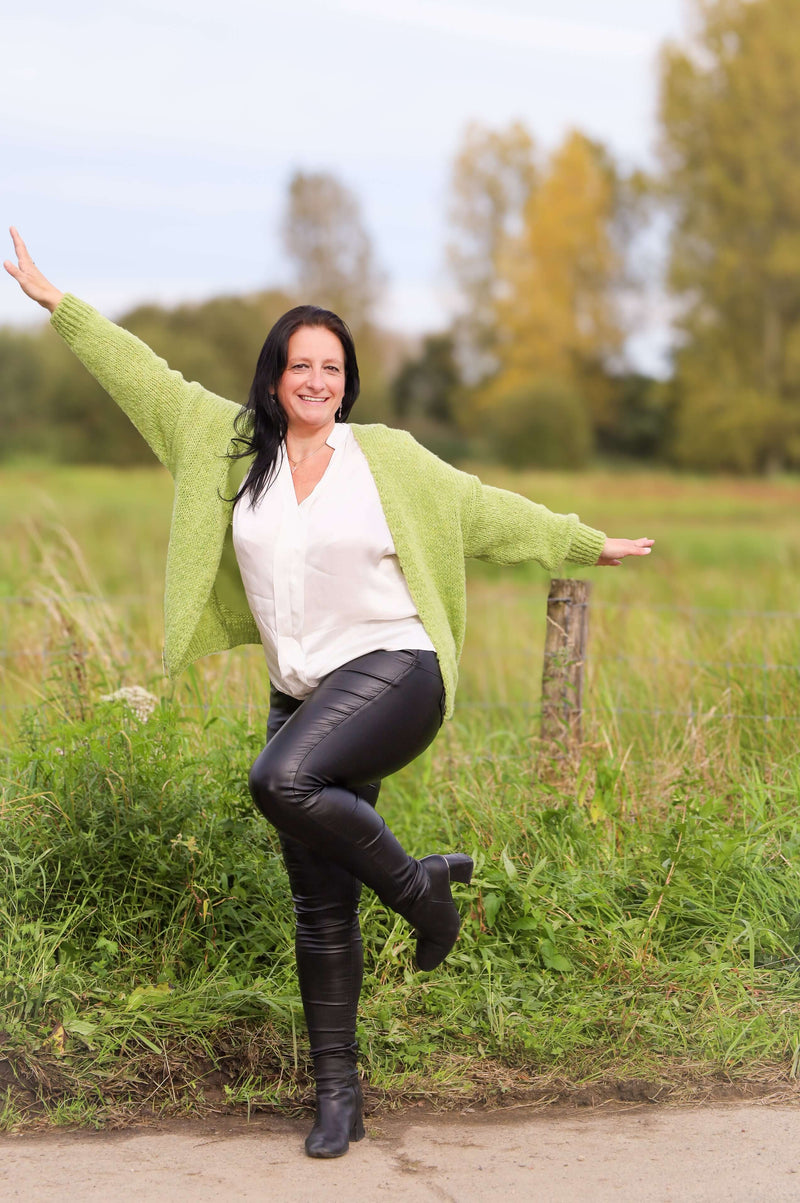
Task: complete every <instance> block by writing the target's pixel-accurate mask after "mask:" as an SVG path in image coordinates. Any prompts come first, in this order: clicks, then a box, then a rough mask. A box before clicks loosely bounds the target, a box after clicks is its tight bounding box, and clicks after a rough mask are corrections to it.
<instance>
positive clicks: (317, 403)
mask: <svg viewBox="0 0 800 1203" xmlns="http://www.w3.org/2000/svg"><path fill="white" fill-rule="evenodd" d="M276 391H277V397H278V401H279V403H280V406H281V409H282V410H283V412H284V413H285V414H286V420H287V421H288V423H289V430H290V431H292V432H293V433H294V434H313V433H314V432H315V431H321V430H324V429H325V428H326V427H327V426H329V425H331V424H332V423H333V421H334V419H335V416H336V411H337V409H338V408H339V406H340V405H341V403H342V398H343V397H344V349H343V347H342V344H341V343H340V342H339V339H338V338H337V337H336V335H335V334H333V333H332V332H331V331H330V330H327V329H326V328H325V327H324V326H301V327H300V329H299V330H295V332H294V334H293V335H292V336H291V338H290V339H289V347H288V355H287V357H286V369H285V371H284V373H283V375H282V376H281V378H280V380H279V381H278V388H277V390H276Z"/></svg>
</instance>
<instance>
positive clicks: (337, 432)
mask: <svg viewBox="0 0 800 1203" xmlns="http://www.w3.org/2000/svg"><path fill="white" fill-rule="evenodd" d="M346 437H347V429H346V428H345V427H343V426H334V428H333V430H332V431H331V432H330V434H329V435H328V437H327V439H326V440H325V442H324V443H323V447H330V448H331V449H332V451H333V455H332V456H331V457H330V459H329V460H328V462H327V464H326V465H325V471H324V472H323V473H322V475H321V476H320V478H319V480H318V481H317V483H316V484H315V485H314V488H313V489H312V490H311V492H310V493H307V494H306V496H305V497H304V498H303V499H302V501H300V500H299V498H298V496H297V491H296V489H295V487H294V473H293V472H292V468H291V464H290V462H289V453H288V451H287V450H286V447H285V445H284V475H285V476H286V477H287V480H288V492H289V496H290V497H291V500H292V501H293V502H294V504H295V506H296V508H297V509H298V510H301V509H302V508H303V507H304V506H306V508H308V509H310V508H311V507H310V506H308V505H307V503H308V502H310V501H311V500H312V498H316V497H318V496H319V493H320V490H322V491H323V492H324V486H325V482H326V481H327V480H328V479H329V478H330V476H331V473H332V470H333V465H334V463H335V462H336V460H337V459H338V456H337V454H336V452H337V451H338V450H339V447H341V446H342V444H343V442H344V439H345V438H346Z"/></svg>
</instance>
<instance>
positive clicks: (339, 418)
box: [336, 405, 342, 422]
mask: <svg viewBox="0 0 800 1203" xmlns="http://www.w3.org/2000/svg"><path fill="white" fill-rule="evenodd" d="M341 420H342V407H341V405H340V406H339V408H338V409H337V411H336V421H337V422H341Z"/></svg>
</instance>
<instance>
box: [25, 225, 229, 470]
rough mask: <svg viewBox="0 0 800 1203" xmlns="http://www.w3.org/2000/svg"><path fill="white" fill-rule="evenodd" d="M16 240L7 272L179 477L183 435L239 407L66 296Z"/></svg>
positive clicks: (163, 462) (125, 331) (84, 305)
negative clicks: (192, 380)
mask: <svg viewBox="0 0 800 1203" xmlns="http://www.w3.org/2000/svg"><path fill="white" fill-rule="evenodd" d="M11 237H12V238H13V240H14V249H15V250H16V253H17V263H16V265H15V264H14V263H12V262H11V261H9V260H6V262H5V264H4V267H5V269H6V271H7V272H8V273H9V275H11V276H13V277H14V279H15V280H16V281H17V283H18V284H19V286H20V288H21V289H22V290H23V292H25V293H26V295H27V296H29V297H30V298H31V299H32V300H34V301H37V302H38V304H40V305H42V306H43V307H44V308H45V309H48V310H49V311H50V312H51V314H52V317H51V319H50V321H51V325H52V326H53V327H54V329H55V330H56V331H57V332H58V333H59V334H60V336H61V337H62V338H63V339H64V342H65V343H66V344H67V346H68V347H69V348H70V349H71V350H72V351H73V352H74V353H75V354H76V355H77V357H78V359H80V361H81V363H82V364H83V365H84V367H86V368H88V370H89V371H90V372H91V373H92V375H93V376H94V377H95V379H96V380H97V381H99V383H100V384H101V385H102V387H103V388H104V389H105V390H106V392H107V393H108V394H109V396H111V397H113V399H114V400H115V401H116V402H117V404H118V405H119V406H120V408H121V409H123V410H124V411H125V413H126V414H127V415H128V417H129V418H130V419H131V421H132V422H133V424H134V426H136V428H137V430H139V432H140V433H141V434H142V435H143V437H144V439H145V440H146V442H147V443H148V444H149V445H150V447H151V448H152V449H153V451H154V452H155V453H156V455H157V456H158V458H159V459H160V460H161V462H162V464H164V465H165V466H166V467H167V468H168V469H169V470H170V471H171V472H172V473H173V474H174V472H175V470H176V465H177V460H178V457H179V448H180V446H181V441H182V437H183V432H185V431H187V430H190V429H192V430H194V429H195V428H196V427H197V425H198V423H200V424H202V423H203V422H204V421H206V420H208V419H212V418H213V417H215V416H217V415H219V414H221V412H222V411H225V414H226V413H227V410H228V409H230V421H231V422H232V421H233V417H234V416H235V415H236V414H237V413H238V412H239V406H237V405H234V404H233V402H231V401H225V400H223V399H222V398H221V397H216V396H214V394H213V393H209V392H207V391H206V389H204V388H203V387H202V386H201V385H199V384H194V383H188V382H187V381H186V380H184V378H183V376H181V374H180V372H175V371H173V370H172V369H171V368H170V366H169V364H167V363H165V361H164V360H163V359H160V358H159V357H158V355H156V354H155V352H154V351H151V349H150V348H149V347H148V346H147V345H146V344H145V343H143V342H142V341H141V340H140V339H138V338H136V336H135V335H133V334H131V333H130V332H129V331H128V330H124V329H123V328H122V327H121V326H116V325H115V324H114V323H113V322H110V321H108V319H107V318H104V317H103V316H102V315H101V314H99V313H98V312H97V311H96V310H95V309H93V308H92V307H91V305H87V304H86V303H85V302H84V301H80V300H78V298H77V297H74V296H72V295H71V294H70V293H62V292H61V291H60V290H59V289H58V288H56V287H55V285H54V284H51V283H50V281H49V280H48V279H47V278H46V277H45V276H44V275H43V274H42V273H41V272H40V271H39V269H38V267H37V266H36V264H35V263H34V262H33V259H32V258H31V256H30V254H29V253H28V248H27V247H26V246H25V243H24V242H23V240H22V238H21V237H20V236H19V234H18V232H17V231H16V230H15V229H13V228H12V230H11ZM223 416H225V415H224V414H223Z"/></svg>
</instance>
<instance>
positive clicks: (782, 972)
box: [0, 466, 800, 1126]
mask: <svg viewBox="0 0 800 1203" xmlns="http://www.w3.org/2000/svg"><path fill="white" fill-rule="evenodd" d="M481 474H482V475H483V476H484V479H486V480H490V481H491V482H492V483H496V484H503V485H507V486H509V487H514V488H516V489H518V490H519V491H522V492H525V493H527V494H528V495H530V496H532V497H535V498H536V499H537V500H541V501H543V502H545V504H547V505H549V506H550V507H551V508H553V509H557V510H573V509H574V510H577V511H578V512H579V513H580V515H581V517H582V518H583V520H584V521H587V522H589V523H591V524H592V525H595V526H599V527H602V528H603V529H606V530H608V531H609V532H611V533H614V534H624V535H630V536H632V537H634V536H637V535H651V536H653V537H654V538H655V539H656V549H655V552H654V554H653V556H651V557H650V558H649V560H647V561H641V562H637V563H626V564H625V565H623V566H622V567H621V568H619V569H613V570H612V569H604V570H596V571H594V572H592V573H589V574H584V575H590V578H591V580H592V582H593V598H592V609H591V624H590V626H591V630H590V658H589V677H588V683H587V689H586V703H587V716H586V725H585V733H586V746H585V748H584V751H583V755H582V756H581V758H580V762H579V763H578V764H577V765H567V764H564V763H563V762H558V761H555V762H551V761H548V760H546V759H543V758H542V757H541V755H540V749H539V748H538V745H537V716H538V705H539V685H540V677H541V653H542V645H543V637H544V606H545V598H546V594H547V588H548V583H549V582H548V577H547V575H546V574H545V573H544V572H543V571H542V570H540V569H539V568H537V567H535V566H527V565H526V566H521V567H519V568H515V569H513V570H509V569H497V568H494V567H492V566H488V565H474V566H472V568H471V570H470V587H469V611H470V619H469V630H468V637H467V644H466V647H465V652H464V658H463V662H462V674H461V684H460V689H459V697H458V702H457V711H456V717H455V719H454V721H453V722H452V723H450V724H448V726H447V727H446V729H445V730H444V731H443V733H442V735H441V736H440V737H439V739H438V741H437V742H436V744H435V745H434V747H433V749H432V751H431V752H430V753H428V754H427V755H426V756H425V757H423V758H422V759H421V760H420V761H419V762H417V763H416V764H415V765H413V766H411V767H410V768H409V769H407V770H405V771H404V772H403V773H401V774H399V775H398V776H397V777H396V778H394V779H392V780H391V781H390V782H389V783H387V785H386V787H385V789H384V793H383V795H382V802H381V808H382V811H383V813H384V814H385V815H386V817H387V820H388V821H389V822H390V824H391V825H392V826H393V828H394V829H395V830H396V831H397V833H398V835H399V836H400V838H401V839H403V840H404V842H405V843H406V844H407V845H408V846H409V848H410V850H411V851H414V852H416V853H419V854H423V853H425V852H428V851H431V850H433V849H436V848H442V847H448V848H451V847H453V848H454V847H462V848H464V849H466V850H470V851H472V852H473V853H474V854H475V856H476V861H477V866H478V870H477V874H476V881H475V888H474V889H473V888H470V890H468V891H466V892H464V893H463V895H462V898H463V904H464V913H465V928H464V936H463V938H462V940H461V941H460V942H459V945H458V948H457V950H456V952H455V953H454V954H453V955H452V956H451V958H449V960H448V963H447V968H446V969H445V970H443V971H441V972H439V973H437V974H434V975H431V976H430V977H421V976H420V975H416V974H413V973H412V972H411V971H410V940H409V933H408V932H407V930H406V929H405V927H404V925H403V924H402V923H400V922H397V923H395V922H394V920H393V917H392V916H391V915H389V914H388V913H387V912H385V911H384V910H383V908H382V907H380V906H379V904H377V902H375V901H374V900H373V899H371V898H370V899H369V900H368V901H367V903H366V905H365V908H364V929H365V942H366V949H367V958H368V978H367V984H366V988H365V994H364V1006H363V1010H362V1022H361V1031H360V1042H361V1047H362V1060H363V1063H364V1067H365V1069H366V1071H367V1073H368V1076H369V1079H370V1081H371V1083H372V1091H373V1098H377V1097H385V1098H386V1100H388V1101H397V1100H401V1099H407V1098H409V1097H420V1096H423V1095H424V1096H426V1097H431V1098H434V1099H435V1100H437V1101H438V1102H439V1103H440V1104H441V1105H443V1106H445V1105H450V1104H452V1103H453V1102H458V1103H462V1102H463V1100H464V1099H465V1098H472V1099H476V1098H493V1099H498V1098H506V1099H508V1098H510V1097H512V1096H514V1097H516V1095H517V1094H522V1095H523V1096H524V1097H526V1098H528V1097H533V1095H534V1094H536V1092H537V1091H538V1092H539V1094H540V1095H542V1096H543V1097H550V1096H551V1095H552V1096H557V1095H559V1094H560V1093H561V1092H563V1090H565V1089H567V1088H572V1087H574V1088H575V1089H578V1088H580V1089H584V1090H586V1089H599V1086H598V1083H606V1084H608V1083H612V1084H613V1083H616V1084H619V1083H620V1082H629V1081H630V1080H631V1079H635V1080H636V1081H637V1082H639V1083H640V1084H641V1083H644V1085H642V1086H641V1089H642V1090H643V1091H644V1093H645V1096H646V1097H649V1095H648V1094H647V1092H648V1091H650V1093H651V1094H652V1093H653V1092H655V1093H658V1092H662V1093H669V1092H672V1093H673V1095H674V1094H675V1093H676V1092H677V1093H678V1094H680V1092H681V1091H683V1092H684V1093H685V1092H687V1091H691V1090H692V1089H695V1088H698V1089H705V1088H707V1086H708V1084H709V1083H712V1082H719V1081H728V1080H730V1081H733V1082H740V1083H753V1082H762V1083H765V1084H766V1085H767V1086H769V1088H770V1089H772V1088H775V1089H778V1088H779V1089H781V1090H783V1091H791V1090H793V1088H794V1087H793V1082H794V1078H795V1074H796V1072H797V1068H798V1064H799V1063H800V1022H798V1020H799V1019H800V1009H799V1005H800V978H798V974H797V970H798V967H800V961H799V960H798V954H799V953H800V875H798V870H797V865H798V847H797V845H798V842H799V841H800V835H799V834H798V822H797V820H798V796H800V768H799V767H798V757H797V750H796V749H797V734H798V730H800V680H799V679H798V664H799V663H800V658H798V642H799V641H798V619H800V527H799V526H798V523H797V521H796V514H797V512H798V505H800V482H798V481H797V480H789V479H787V480H777V481H769V482H765V481H729V480H697V479H691V478H686V479H681V478H677V477H672V476H667V475H660V474H657V473H653V474H644V473H640V472H635V473H634V472H629V473H621V472H620V473H610V472H609V473H605V474H601V473H592V474H586V475H582V476H568V475H556V474H529V475H525V476H516V477H510V476H508V475H504V474H502V473H499V472H497V471H488V470H486V471H482V473H481ZM170 497H171V486H170V482H169V480H168V478H167V477H166V476H165V475H163V474H162V473H161V472H160V471H156V470H152V471H148V470H138V471H132V472H128V473H119V472H111V471H105V470H99V469H93V470H87V469H83V470H79V469H67V468H58V469H53V468H37V467H24V466H20V467H18V468H14V469H11V470H6V471H5V472H4V474H3V479H2V482H0V529H1V530H2V535H3V538H2V544H1V545H0V546H1V550H0V555H1V556H2V572H1V573H0V589H1V590H2V595H0V650H2V651H3V652H4V654H5V660H4V663H5V668H6V671H5V673H4V677H3V684H2V696H0V704H2V706H3V710H2V712H0V722H2V724H3V730H4V733H5V737H6V743H7V745H8V751H7V753H6V754H5V756H4V762H3V767H2V775H3V782H2V784H3V792H2V818H3V827H4V832H5V835H4V841H3V846H2V848H0V863H2V865H3V873H2V877H1V878H0V1000H1V1001H2V1007H3V1015H4V1020H3V1027H4V1033H3V1040H4V1048H3V1049H2V1050H0V1088H1V1087H2V1085H3V1084H4V1083H5V1084H6V1085H8V1087H9V1089H8V1091H7V1099H6V1105H5V1112H4V1123H5V1125H6V1126H13V1125H18V1124H21V1123H25V1122H33V1121H34V1120H37V1122H38V1120H39V1119H40V1118H41V1117H45V1118H46V1119H47V1120H49V1121H50V1122H73V1121H74V1120H76V1119H80V1120H81V1121H82V1122H95V1123H105V1122H108V1121H109V1120H111V1119H114V1118H115V1117H119V1116H126V1115H129V1114H132V1113H135V1112H137V1111H138V1110H141V1109H142V1108H144V1109H155V1110H159V1111H164V1110H167V1111H171V1112H179V1111H181V1110H186V1109H187V1108H193V1109H202V1108H203V1107H206V1108H207V1107H210V1106H228V1105H234V1104H237V1103H238V1104H245V1103H246V1104H247V1105H248V1106H251V1107H252V1106H259V1105H262V1106H266V1105H276V1104H279V1105H281V1106H290V1105H297V1103H298V1101H301V1100H302V1099H303V1097H304V1092H305V1091H306V1090H307V1085H308V1083H307V1077H306V1074H305V1064H306V1061H305V1055H304V1051H303V1050H304V1034H303V1029H302V1019H301V1010H300V1005H299V998H298V996H297V992H296V987H295V983H294V978H293V973H292V956H291V923H290V919H291V913H290V907H289V904H288V900H287V895H286V885H285V880H284V877H283V870H282V867H281V865H280V862H279V858H278V856H277V847H276V843H275V840H274V838H273V836H272V835H271V833H270V832H269V831H267V830H266V829H265V826H264V825H263V823H262V822H261V821H257V820H256V817H255V816H254V814H253V811H252V807H251V804H250V801H249V797H248V796H247V790H246V785H245V781H246V775H247V768H248V766H249V763H250V762H251V761H252V759H253V758H254V757H255V755H256V754H257V752H258V750H259V748H260V743H261V739H262V734H263V728H264V724H265V718H266V683H265V674H264V669H263V660H262V657H261V654H260V652H259V649H258V648H252V649H242V650H238V651H236V652H234V653H232V654H229V655H226V656H218V657H211V658H209V659H208V660H206V661H204V662H202V663H201V664H199V665H197V666H195V668H194V669H192V670H191V671H190V672H189V673H187V674H186V675H185V676H184V678H182V679H181V681H179V682H177V683H176V684H169V683H167V682H165V681H164V680H163V679H162V677H161V669H160V640H161V617H160V598H161V589H162V566H163V561H164V554H165V548H166V538H167V525H168V516H169V510H170ZM98 598H103V599H105V600H104V601H102V602H101V601H98V600H97V599H98ZM131 685H139V686H143V687H145V688H147V689H148V690H149V691H151V692H152V693H153V694H154V695H156V696H157V697H158V699H159V704H158V706H157V708H156V710H155V711H154V712H153V713H152V714H151V715H150V717H149V718H148V719H147V720H146V721H141V720H140V719H137V717H136V716H135V715H134V714H133V713H132V712H131V711H130V710H129V709H128V708H126V707H125V706H124V705H123V704H121V703H118V702H104V701H101V700H100V699H101V697H102V695H104V694H108V693H111V692H113V691H114V690H116V689H118V688H119V687H121V686H131ZM3 1056H5V1057H6V1060H5V1061H3V1060H2V1057H3Z"/></svg>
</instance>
